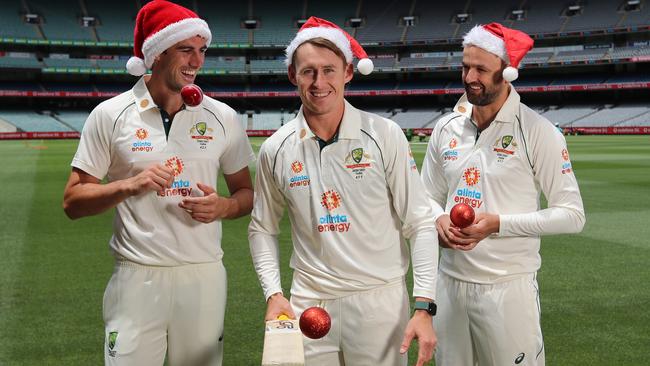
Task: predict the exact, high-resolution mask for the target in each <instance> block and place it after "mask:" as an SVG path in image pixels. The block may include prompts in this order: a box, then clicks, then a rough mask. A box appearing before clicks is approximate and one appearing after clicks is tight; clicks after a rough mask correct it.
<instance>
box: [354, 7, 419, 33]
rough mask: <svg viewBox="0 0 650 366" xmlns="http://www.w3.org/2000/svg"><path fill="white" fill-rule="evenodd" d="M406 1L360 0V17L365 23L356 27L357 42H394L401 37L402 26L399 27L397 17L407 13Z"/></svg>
mask: <svg viewBox="0 0 650 366" xmlns="http://www.w3.org/2000/svg"><path fill="white" fill-rule="evenodd" d="M409 7H410V2H408V1H395V0H392V1H387V0H376V1H364V2H362V8H361V14H359V15H360V16H361V17H363V18H365V20H366V23H365V25H364V26H363V27H361V28H358V29H357V33H356V38H357V40H359V42H380V41H388V42H391V41H392V42H396V41H400V40H401V38H402V33H403V32H404V28H403V27H400V26H399V25H398V24H399V17H400V16H404V15H408V12H409Z"/></svg>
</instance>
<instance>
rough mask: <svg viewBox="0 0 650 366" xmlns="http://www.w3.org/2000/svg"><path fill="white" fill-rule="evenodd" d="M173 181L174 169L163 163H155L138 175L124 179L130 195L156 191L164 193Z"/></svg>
mask: <svg viewBox="0 0 650 366" xmlns="http://www.w3.org/2000/svg"><path fill="white" fill-rule="evenodd" d="M173 182H174V171H173V170H172V169H171V168H169V167H166V166H164V165H160V164H156V165H154V166H151V167H149V168H147V169H145V170H143V171H142V172H140V173H139V174H138V175H136V176H134V177H131V178H128V179H126V180H125V183H126V184H127V190H128V192H129V194H130V195H131V196H136V195H139V194H141V193H145V192H149V191H156V192H159V193H164V192H165V189H166V188H170V187H171V186H172V183H173Z"/></svg>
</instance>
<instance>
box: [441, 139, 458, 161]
mask: <svg viewBox="0 0 650 366" xmlns="http://www.w3.org/2000/svg"><path fill="white" fill-rule="evenodd" d="M456 146H458V141H457V140H456V138H455V137H452V138H451V140H449V150H447V151H445V152H444V153H443V154H442V158H443V160H450V161H454V160H457V159H458V150H455V149H456Z"/></svg>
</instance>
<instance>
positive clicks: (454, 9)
mask: <svg viewBox="0 0 650 366" xmlns="http://www.w3.org/2000/svg"><path fill="white" fill-rule="evenodd" d="M458 12H462V5H460V4H459V3H458V2H453V1H442V2H439V1H426V0H420V1H417V2H416V4H415V10H414V12H413V15H414V16H416V17H417V18H418V22H417V24H416V25H415V26H414V27H409V28H408V30H407V33H406V39H407V40H409V41H423V40H432V39H448V38H452V37H453V36H454V33H455V31H456V28H457V25H456V24H451V18H452V16H453V15H455V14H456V13H458Z"/></svg>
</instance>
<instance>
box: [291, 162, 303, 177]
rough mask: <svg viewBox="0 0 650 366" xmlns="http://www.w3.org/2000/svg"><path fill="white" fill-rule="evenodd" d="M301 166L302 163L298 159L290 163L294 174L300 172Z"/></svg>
mask: <svg viewBox="0 0 650 366" xmlns="http://www.w3.org/2000/svg"><path fill="white" fill-rule="evenodd" d="M302 167H303V164H302V163H301V162H299V161H294V162H293V163H291V170H292V171H293V172H294V173H296V174H298V173H300V172H302Z"/></svg>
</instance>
